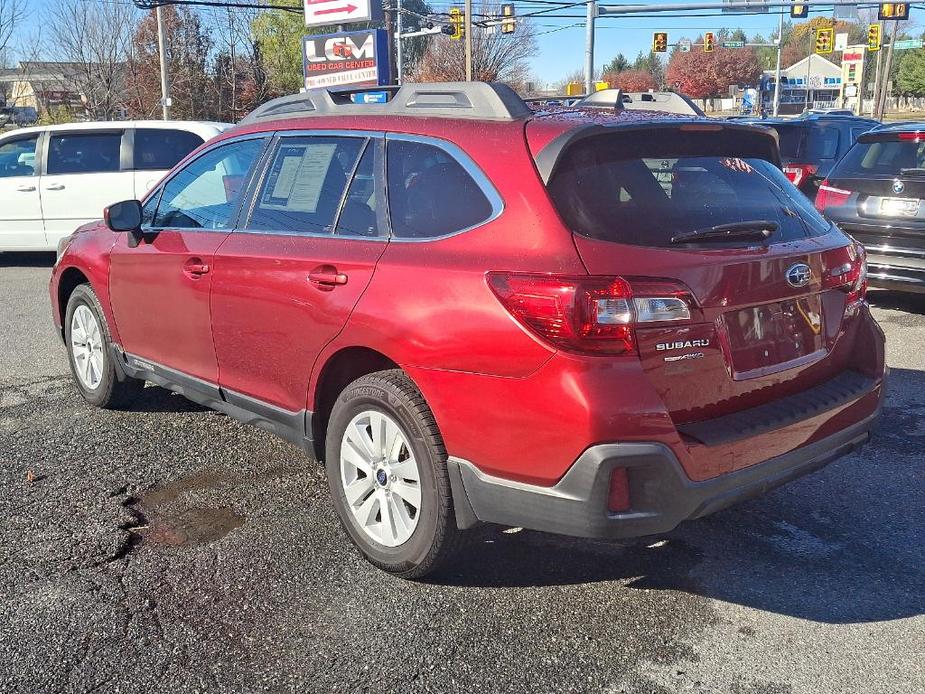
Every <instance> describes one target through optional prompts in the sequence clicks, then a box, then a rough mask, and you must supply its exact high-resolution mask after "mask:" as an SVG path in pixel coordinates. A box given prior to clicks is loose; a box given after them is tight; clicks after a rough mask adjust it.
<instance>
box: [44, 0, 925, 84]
mask: <svg viewBox="0 0 925 694" xmlns="http://www.w3.org/2000/svg"><path fill="white" fill-rule="evenodd" d="M86 1H88V2H92V1H94V0H86ZM109 1H116V2H128V1H129V0H109ZM640 1H647V2H651V3H653V4H662V3H664V4H671V2H678V1H679V0H640ZM27 2H28V5H29V10H30V12H29V23H30V26H29V28H28V30H27V33H30V32H31V31H33V30H35V29H37V28H38V27H39V26H40V24H41V15H42V10H43V9H44V8H45V7H47V6H49V5H50V4H51V3H53V2H55V0H27ZM614 2H615V4H616V3H617V2H618V0H614ZM478 3H479V0H474V4H475V5H476V6H478ZM430 4H431V6H432V7H433V8H434V9H435V10H436V11H444V12H445V11H447V9H448V8H449V7H450V6H451V5H452V4H453V3H452V0H432V2H430ZM515 5H517V12H518V14H523V13H526V12H530V11H535V10H537V9H541V7H542V6H541V5H538V4H535V3H532V2H530V0H525V1H524V2H523V3H518V2H516V0H515ZM584 11H585V10H584V7H574V8H569V9H566V10H559V11H556V12H555V13H554V14H569V15H580V16H581V17H583V16H584ZM140 12H141V11H140V10H139V13H140ZM921 16H922V11H920V10H915V9H913V10H912V15H911V20H910V21H909V22H908V23H907V24H908V25H909V26H908V27H907V28H908V29H912V28H913V27H914V26H917V25H918V24H919V22H918V21H917V20H919V19H920V17H921ZM532 21H533V22H534V24H535V26H536V30H537V33H538V34H539V36H538V44H539V53H538V55H537V56H535V57H534V58H533V59H532V61H531V62H532V65H533V72H534V75H535V77H536V78H537V79H538V80H539V81H540V83H546V82H548V83H553V84H554V83H556V82H558V81H560V80H561V79H562V78H564V77H565V76H566V75H568V74H569V73H571V72H574V71H576V70H581V69H582V66H583V65H584V45H585V29H584V24H583V23H584V20H583V18H579V17H578V16H576V17H574V18H552V17H548V16H543V15H540V16H538V17H536V18H534V19H533V20H532ZM573 24H578V26H570V25H573ZM723 27H727V28H729V29H736V28H738V27H741V28H742V29H744V30H745V32H746V33H747V34H748V36H749V37H751V36H752V35H754V34H755V33H756V32H760V33H761V34H763V35H764V36H765V37H767V36H768V35H769V34H770V33H771V31H772V30H774V29H775V28H776V27H777V15H774V14H766V15H760V14H756V15H748V16H731V17H730V16H713V17H698V18H691V17H671V16H665V17H661V18H654V19H653V18H638V17H633V16H622V17H612V18H608V17H601V18H599V19H598V21H597V32H596V34H595V36H596V42H595V61H594V62H595V66H596V67H597V68H600V67H601V66H602V65H603V64H604V63H606V62H608V61H609V60H610V59H611V58H613V57H614V56H615V55H616V54H617V53H623V54H624V55H625V56H626V57H627V58H629V59H630V60H633V59H634V58H635V57H636V55H637V54H638V53H639V51H643V50H644V51H648V50H649V46H650V43H651V41H652V32H653V31H667V32H668V35H669V41H670V42H674V41H676V40H677V39H679V38H683V37H687V38H692V39H693V38H695V37H696V36H697V35H698V34H701V33H703V32H704V31H718V30H719V29H721V28H723ZM916 33H918V31H917V32H916ZM515 37H516V34H515ZM511 40H516V39H511Z"/></svg>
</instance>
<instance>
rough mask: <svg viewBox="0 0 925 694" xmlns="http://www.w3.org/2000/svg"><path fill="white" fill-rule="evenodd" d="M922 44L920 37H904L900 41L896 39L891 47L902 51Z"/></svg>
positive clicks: (919, 46)
mask: <svg viewBox="0 0 925 694" xmlns="http://www.w3.org/2000/svg"><path fill="white" fill-rule="evenodd" d="M922 45H923V41H922V39H904V40H902V41H897V42H896V45H895V46H893V48H895V49H896V50H897V51H903V50H906V49H908V48H921V47H922Z"/></svg>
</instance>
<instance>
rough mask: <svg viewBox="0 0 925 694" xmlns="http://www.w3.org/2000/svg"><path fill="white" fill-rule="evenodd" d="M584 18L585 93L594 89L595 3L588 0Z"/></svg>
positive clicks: (592, 0)
mask: <svg viewBox="0 0 925 694" xmlns="http://www.w3.org/2000/svg"><path fill="white" fill-rule="evenodd" d="M586 7H587V10H588V13H587V18H586V19H585V94H590V93H591V92H593V91H594V84H593V82H594V20H595V19H597V3H596V2H595V1H594V0H589V2H588V3H587V4H586Z"/></svg>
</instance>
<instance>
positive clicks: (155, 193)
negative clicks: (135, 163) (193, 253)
mask: <svg viewBox="0 0 925 694" xmlns="http://www.w3.org/2000/svg"><path fill="white" fill-rule="evenodd" d="M247 140H263V147H262V148H261V150H260V154H258V155H257V158H256V159H255V160H254V164H253V166H251V169H250V171H249V172H248V175H247V180H246V181H245V182H244V185H243V186H242V188H241V191H242V192H241V195H240V196H239V198H238V202H237V203H236V205H235V208H234V211H233V212H232V213H231V215H230V217H229V219H230V221H231V224H230V225H229V227H228V228H227V229H204V228H190V229H186V228H184V229H183V231H189V232H198V231H201V232H206V233H216V232H218V233H222V234H226V233H229V232H231V231H236V230H237V228H238V225H239V224H240V222H241V211H242V209H243V208H244V206H245V203H246V201H247V198H248V195H249V192H250V189H251V185H252V184H253V181H254V178H255V177H256V174H257V173H258V172H259V171H260V168H261V166H263V161H264V159H265V157H266V153H267V143H268V142H270V141H272V140H273V137H272V133H264V132H261V133H251V134H249V135H241V136H240V137H235V138H230V139H227V140H222V141H220V142H216V143H214V144H212V145H210V146H208V147H206V148H205V149H203V150H201V151H200V152H199V153H198V154H197V155H196V156H195V157H193V158H192V159H189V160H188V161H187V162H186V163H185V164H184V165H183V167H181V168H179V169H175V170H174V171H173V172H172V173H171V174H170V176H169V177H168V178H166V179H164V180H163V181H161V182H160V184H159V185H158V186H157V188H155V189H154V190H152V191H151V193H150V194H149V195H148V197H147V198H145V204H147V202H149V201H150V200H152V199H153V198H157V206H156V207H155V208H154V216H153V218H154V219H156V218H157V213H158V209H159V208H160V206H161V196H162V195H163V193H164V189H165V188H166V187H167V185H168V184H169V183H170V182H171V181H172V180H173V179H174V178H175V177H176V176H177V175H178V174H179V173H180V172H181V171H183V170H185V169H186V167H187V166H190V165H191V164H193V163H194V162H196V161H198V160H199V158H200V157H203V156H205V155H206V154H208V153H209V152H211V151H212V150H214V149H217V148H218V147H224V146H225V145H232V144H235V143H237V142H246V141H247ZM174 228H175V227H154V226H149V227H142V229H143V231H144V232H145V233H151V234H155V233H157V232H159V231H164V230H165V229H174Z"/></svg>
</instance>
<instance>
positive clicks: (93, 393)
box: [64, 284, 145, 410]
mask: <svg viewBox="0 0 925 694" xmlns="http://www.w3.org/2000/svg"><path fill="white" fill-rule="evenodd" d="M80 306H86V307H87V308H88V309H90V312H91V313H93V315H94V317H95V318H96V321H97V324H98V325H99V329H100V333H101V337H102V358H103V362H102V363H103V367H102V374H101V378H100V381H99V384H98V385H97V386H96V387H95V388H90V387H88V386H87V385H86V384H85V383H84V382H83V381H82V380H81V377H80V376H78V373H77V364H76V362H75V356H74V348H73V346H72V342H71V326H72V321H73V317H74V312H75V311H76V310H77V309H78V307H80ZM64 341H65V346H66V347H67V359H68V363H70V365H71V374H72V375H73V376H74V383H75V384H76V385H77V390H78V391H79V392H80V395H81V396H82V397H83V399H84V400H86V401H87V402H88V403H90V404H91V405H95V406H96V407H101V408H104V409H111V410H116V409H122V408H124V407H127V406H128V405H130V404H131V403H132V401H134V400H135V398H136V397H138V395H139V393H141V390H142V389H143V388H144V385H145V384H144V381H139V380H137V379H134V378H130V377H129V376H126V375H125V374H124V373H122V371H121V370H118V369H117V368H116V364H115V363H114V361H113V356H112V350H111V346H112V338H111V334H110V332H109V324H108V323H107V322H106V316H105V314H104V313H103V309H102V307H101V306H100V301H99V299H97V298H96V294H95V293H94V291H93V289H92V288H91V287H90V285H89V284H81V285H78V286H77V287H76V288H75V289H74V291H73V292H72V293H71V296H70V298H68V302H67V310H66V311H65V314H64Z"/></svg>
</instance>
